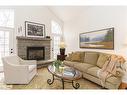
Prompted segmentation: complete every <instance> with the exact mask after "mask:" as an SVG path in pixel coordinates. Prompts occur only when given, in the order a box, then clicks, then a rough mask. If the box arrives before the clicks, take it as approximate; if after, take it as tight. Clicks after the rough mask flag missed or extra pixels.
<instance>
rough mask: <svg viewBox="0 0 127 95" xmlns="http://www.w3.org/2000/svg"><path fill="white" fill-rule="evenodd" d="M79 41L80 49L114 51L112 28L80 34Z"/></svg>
mask: <svg viewBox="0 0 127 95" xmlns="http://www.w3.org/2000/svg"><path fill="white" fill-rule="evenodd" d="M79 40H80V42H79V44H80V48H89V49H114V28H107V29H102V30H96V31H91V32H86V33H81V34H80V35H79Z"/></svg>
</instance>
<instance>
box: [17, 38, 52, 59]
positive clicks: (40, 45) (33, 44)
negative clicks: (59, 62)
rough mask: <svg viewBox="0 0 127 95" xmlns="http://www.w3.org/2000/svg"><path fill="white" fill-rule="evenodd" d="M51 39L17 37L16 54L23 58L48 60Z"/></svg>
mask: <svg viewBox="0 0 127 95" xmlns="http://www.w3.org/2000/svg"><path fill="white" fill-rule="evenodd" d="M50 42H51V39H49V38H35V37H22V36H19V37H17V53H18V56H19V57H21V58H22V59H25V60H49V59H50V52H51V45H50Z"/></svg>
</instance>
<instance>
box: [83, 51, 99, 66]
mask: <svg viewBox="0 0 127 95" xmlns="http://www.w3.org/2000/svg"><path fill="white" fill-rule="evenodd" d="M98 56H99V54H98V53H97V52H85V58H84V62H85V63H89V64H92V65H96V63H97V60H98Z"/></svg>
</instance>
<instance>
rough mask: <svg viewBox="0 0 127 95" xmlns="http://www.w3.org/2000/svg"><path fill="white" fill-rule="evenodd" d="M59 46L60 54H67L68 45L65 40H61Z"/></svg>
mask: <svg viewBox="0 0 127 95" xmlns="http://www.w3.org/2000/svg"><path fill="white" fill-rule="evenodd" d="M59 46H60V55H65V47H66V45H65V42H63V41H61V42H60V45H59Z"/></svg>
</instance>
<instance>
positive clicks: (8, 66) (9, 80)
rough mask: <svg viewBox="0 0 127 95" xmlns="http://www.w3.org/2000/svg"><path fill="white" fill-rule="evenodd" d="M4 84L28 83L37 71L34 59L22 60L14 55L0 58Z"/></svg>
mask: <svg viewBox="0 0 127 95" xmlns="http://www.w3.org/2000/svg"><path fill="white" fill-rule="evenodd" d="M2 61H3V68H4V78H5V83H6V84H28V83H29V82H30V81H31V79H32V78H33V77H34V76H35V75H36V73H37V66H36V60H23V59H21V58H20V57H18V56H16V55H11V56H7V57H3V58H2Z"/></svg>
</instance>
